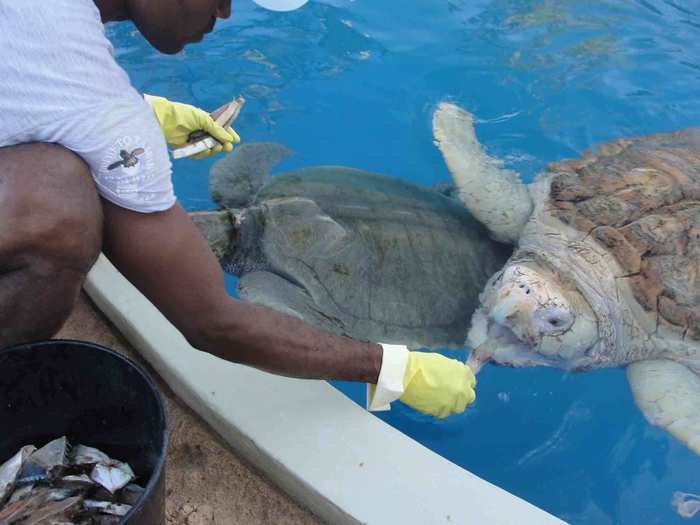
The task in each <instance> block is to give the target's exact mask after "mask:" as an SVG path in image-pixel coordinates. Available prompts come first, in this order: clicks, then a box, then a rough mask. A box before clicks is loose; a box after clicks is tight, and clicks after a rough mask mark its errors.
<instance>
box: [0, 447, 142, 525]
mask: <svg viewBox="0 0 700 525" xmlns="http://www.w3.org/2000/svg"><path fill="white" fill-rule="evenodd" d="M135 479H136V475H135V474H134V471H133V469H132V468H131V466H130V465H129V464H128V463H125V462H122V461H118V460H116V459H113V458H111V457H109V456H108V455H107V454H105V453H104V452H102V451H101V450H99V449H97V448H93V447H89V446H86V445H76V446H74V447H71V445H70V443H69V442H68V439H67V438H66V436H63V437H60V438H58V439H54V440H53V441H50V442H49V443H47V444H46V445H44V446H43V447H41V448H39V449H37V448H36V447H35V446H34V445H27V446H24V447H22V448H21V449H20V450H19V451H18V452H17V453H16V454H15V455H14V456H12V457H11V458H10V459H8V460H7V461H6V462H5V463H3V464H1V465H0V525H118V523H119V522H120V521H121V520H122V518H123V517H124V516H126V515H127V514H128V513H129V511H130V510H131V509H132V507H133V506H134V505H136V504H137V503H138V501H139V500H140V499H141V497H142V496H143V494H144V492H145V489H144V488H143V487H141V486H140V485H137V484H135V483H133V481H134V480H135Z"/></svg>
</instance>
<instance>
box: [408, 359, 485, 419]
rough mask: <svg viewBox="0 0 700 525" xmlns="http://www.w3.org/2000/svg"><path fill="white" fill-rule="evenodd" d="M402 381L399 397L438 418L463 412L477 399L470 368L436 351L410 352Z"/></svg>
mask: <svg viewBox="0 0 700 525" xmlns="http://www.w3.org/2000/svg"><path fill="white" fill-rule="evenodd" d="M403 385H404V392H403V395H402V396H401V397H400V398H399V400H400V401H403V402H404V403H406V404H407V405H409V406H410V407H412V408H415V409H416V410H418V411H419V412H422V413H423V414H431V415H433V416H435V417H437V418H439V419H442V418H444V417H447V416H449V415H450V414H459V413H461V412H464V409H465V408H466V407H467V405H469V404H471V403H473V402H474V400H475V399H476V394H475V392H474V387H475V386H476V378H475V377H474V374H473V373H472V370H471V368H469V367H468V366H467V365H465V364H464V363H462V362H461V361H457V360H456V359H449V358H447V357H445V356H443V355H440V354H436V353H425V352H409V354H408V365H407V366H406V374H405V375H404V380H403Z"/></svg>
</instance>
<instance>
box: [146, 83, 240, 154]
mask: <svg viewBox="0 0 700 525" xmlns="http://www.w3.org/2000/svg"><path fill="white" fill-rule="evenodd" d="M144 98H145V99H146V100H147V101H148V102H149V103H150V104H151V107H152V108H153V113H155V116H156V119H157V120H158V123H159V124H160V128H161V129H162V130H163V135H165V141H166V142H167V143H168V144H170V145H171V146H172V147H174V148H177V147H178V146H183V145H185V144H187V139H188V137H189V136H190V133H193V132H195V131H200V130H201V131H204V132H205V133H208V134H209V135H211V136H212V137H214V138H215V139H216V140H218V141H219V142H220V144H217V145H216V146H214V147H213V148H211V149H209V150H207V151H203V152H201V153H198V154H197V155H193V156H192V157H190V158H191V159H195V160H198V159H203V158H205V157H209V156H210V155H214V154H215V153H219V152H221V151H224V152H226V153H228V152H229V151H231V150H233V145H234V144H238V143H239V142H240V141H241V139H240V137H239V136H238V134H237V133H236V132H235V131H234V130H233V128H230V127H229V128H223V127H221V126H219V125H218V124H217V123H216V122H215V121H214V119H213V118H211V115H209V113H207V112H206V111H204V110H202V109H199V108H196V107H194V106H191V105H189V104H182V103H180V102H172V101H170V100H168V99H167V98H163V97H154V96H152V95H144Z"/></svg>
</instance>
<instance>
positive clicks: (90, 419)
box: [0, 340, 168, 525]
mask: <svg viewBox="0 0 700 525" xmlns="http://www.w3.org/2000/svg"><path fill="white" fill-rule="evenodd" d="M63 435H65V436H67V437H68V441H69V442H70V443H73V444H78V443H80V444H84V445H88V446H91V447H96V448H99V449H100V450H102V451H104V452H105V453H106V454H107V455H109V456H111V457H113V458H114V459H118V460H120V461H126V462H127V463H129V465H131V467H132V468H133V470H134V473H135V474H136V475H137V479H136V481H135V482H136V483H139V484H140V485H142V486H145V488H146V490H145V492H144V494H143V495H142V496H141V499H140V500H139V501H138V502H137V503H136V504H135V505H134V508H133V509H131V511H130V512H129V513H128V514H127V515H126V516H125V517H124V518H123V519H122V521H121V522H120V524H128V525H161V524H162V523H164V514H165V499H164V498H165V493H164V489H165V458H166V453H167V441H168V437H167V425H166V419H165V410H164V409H163V401H162V399H161V397H160V394H159V393H158V390H157V389H156V387H155V385H154V384H153V382H152V381H151V380H150V379H149V377H148V376H147V375H146V374H145V372H143V370H141V368H139V367H138V366H137V365H136V364H134V363H133V362H132V361H130V360H129V359H127V358H125V357H124V356H122V355H120V354H117V353H116V352H113V351H111V350H108V349H107V348H104V347H102V346H99V345H96V344H92V343H86V342H82V341H63V340H54V341H44V342H39V343H32V344H27V345H22V346H16V347H13V348H8V349H6V350H0V464H1V463H3V462H4V461H6V460H7V459H9V458H10V457H12V456H13V455H14V454H15V453H16V452H17V451H18V450H19V449H20V447H22V446H24V445H28V444H33V445H36V446H42V445H44V444H46V443H47V442H49V441H50V440H52V439H55V438H57V437H60V436H63Z"/></svg>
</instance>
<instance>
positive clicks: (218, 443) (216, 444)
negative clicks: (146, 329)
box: [56, 296, 321, 525]
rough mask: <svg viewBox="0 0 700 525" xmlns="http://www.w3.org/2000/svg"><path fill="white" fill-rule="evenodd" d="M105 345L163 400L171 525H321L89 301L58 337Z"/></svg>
mask: <svg viewBox="0 0 700 525" xmlns="http://www.w3.org/2000/svg"><path fill="white" fill-rule="evenodd" d="M56 337H57V338H64V339H82V340H87V341H92V342H95V343H99V344H102V345H104V346H107V347H109V348H111V349H113V350H116V351H118V352H121V353H123V354H126V355H128V356H129V357H131V358H132V359H134V360H135V361H137V362H138V363H140V364H141V365H142V366H143V367H144V368H146V369H147V370H148V371H149V372H150V374H151V376H152V377H153V378H154V379H155V380H156V382H157V384H158V386H159V387H160V390H161V392H162V393H163V395H164V398H165V401H166V404H167V410H168V417H169V424H170V447H169V449H168V461H167V470H166V521H167V525H263V524H265V525H267V524H274V525H317V524H320V523H321V521H320V520H319V519H318V518H316V517H314V516H313V515H312V514H311V513H310V512H309V511H308V510H306V509H305V508H303V507H300V506H299V505H298V504H297V503H295V502H294V501H292V500H291V499H290V498H289V497H288V496H287V495H286V494H285V493H283V492H282V491H281V490H280V489H278V488H277V487H275V486H274V485H272V484H271V482H270V481H269V480H268V479H266V478H264V477H263V476H262V475H261V474H260V473H259V472H257V471H256V470H255V469H254V468H253V467H252V466H251V465H249V464H247V463H246V462H245V461H244V460H242V459H241V458H239V457H238V456H236V454H235V453H234V452H233V451H232V450H231V449H230V448H229V447H228V445H227V444H226V443H225V442H224V441H223V440H222V439H221V438H219V436H218V435H217V434H215V433H214V432H213V431H212V430H211V429H210V428H209V426H208V425H207V424H206V423H205V422H204V421H203V420H202V419H201V418H200V417H199V416H198V415H196V414H195V413H194V412H193V411H192V410H190V409H189V408H188V407H186V406H185V405H184V404H183V403H182V402H181V401H180V400H179V399H178V398H177V397H176V396H175V394H173V392H172V391H171V390H170V388H169V387H168V386H167V385H166V384H165V383H164V382H163V381H162V380H161V379H160V377H158V375H157V374H156V373H155V372H154V371H153V369H151V368H150V367H149V366H148V365H147V364H146V363H145V361H144V360H143V359H142V358H140V356H138V355H136V354H135V353H134V351H133V349H132V348H130V346H129V344H128V343H127V342H126V341H125V340H124V339H123V338H122V337H121V336H120V335H119V334H118V333H117V332H116V330H114V329H113V327H112V326H111V325H110V324H109V321H107V320H106V319H105V318H104V316H103V315H102V314H101V313H100V312H98V311H97V310H96V309H95V308H94V307H93V306H92V304H91V303H90V301H89V299H88V298H87V297H85V296H83V297H81V298H80V301H79V303H78V306H77V308H76V310H75V311H74V312H73V315H72V316H71V318H70V319H69V321H68V323H66V325H65V326H64V327H63V329H62V330H61V331H60V332H59V334H58V335H57V336H56Z"/></svg>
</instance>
